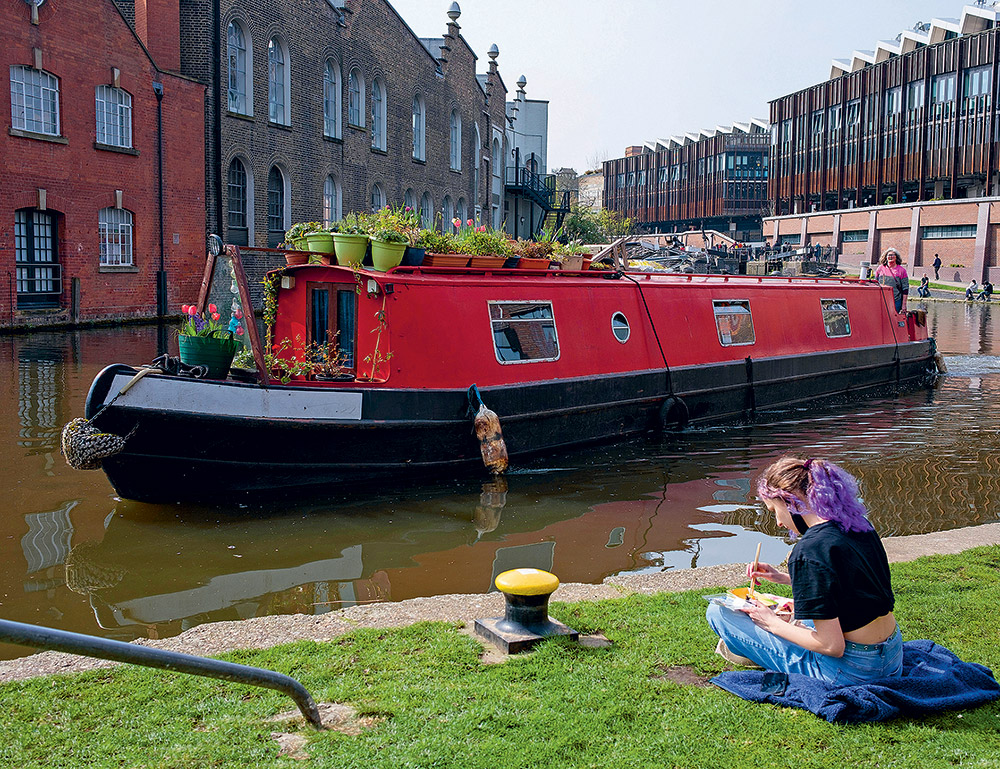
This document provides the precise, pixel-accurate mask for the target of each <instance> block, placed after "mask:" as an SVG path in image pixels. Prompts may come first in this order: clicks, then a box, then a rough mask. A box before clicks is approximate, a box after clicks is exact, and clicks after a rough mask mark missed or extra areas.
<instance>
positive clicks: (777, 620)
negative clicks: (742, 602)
mask: <svg viewBox="0 0 1000 769" xmlns="http://www.w3.org/2000/svg"><path fill="white" fill-rule="evenodd" d="M740 611H742V612H745V613H746V614H749V615H750V619H752V620H753V624H755V625H756V626H757V627H760V628H763V629H764V630H766V631H767V632H769V633H774V632H775V628H777V627H778V626H779V625H786V624H787V623H786V622H785V621H784V620H783V619H781V617H779V616H778V615H777V614H775V613H774V611H773V610H772V609H771V608H770V607H769V606H765V605H764V604H762V603H761V602H760V601H757V600H754V601H751V602H750V605H749V606H744V607H742V608H741V609H740Z"/></svg>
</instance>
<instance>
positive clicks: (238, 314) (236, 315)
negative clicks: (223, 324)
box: [233, 310, 243, 320]
mask: <svg viewBox="0 0 1000 769" xmlns="http://www.w3.org/2000/svg"><path fill="white" fill-rule="evenodd" d="M233 317H234V318H236V320H243V312H242V311H241V310H236V312H234V313H233Z"/></svg>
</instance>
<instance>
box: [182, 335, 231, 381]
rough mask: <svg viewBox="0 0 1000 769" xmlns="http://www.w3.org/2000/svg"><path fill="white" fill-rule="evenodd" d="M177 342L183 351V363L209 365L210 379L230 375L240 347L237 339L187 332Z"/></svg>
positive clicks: (223, 377)
mask: <svg viewBox="0 0 1000 769" xmlns="http://www.w3.org/2000/svg"><path fill="white" fill-rule="evenodd" d="M177 344H178V346H179V347H180V351H181V363H186V364H188V365H189V366H206V367H208V378H209V379H225V378H226V377H227V376H228V375H229V367H230V366H231V365H232V363H233V356H234V355H236V351H237V350H238V349H239V348H240V343H239V342H238V341H236V340H235V339H226V338H220V337H217V336H188V335H187V334H181V335H180V336H178V337H177Z"/></svg>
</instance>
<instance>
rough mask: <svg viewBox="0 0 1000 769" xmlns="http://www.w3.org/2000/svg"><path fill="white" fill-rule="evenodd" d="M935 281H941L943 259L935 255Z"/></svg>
mask: <svg viewBox="0 0 1000 769" xmlns="http://www.w3.org/2000/svg"><path fill="white" fill-rule="evenodd" d="M933 264H934V280H941V275H940V270H941V257H940V256H938V255H937V254H934V262H933Z"/></svg>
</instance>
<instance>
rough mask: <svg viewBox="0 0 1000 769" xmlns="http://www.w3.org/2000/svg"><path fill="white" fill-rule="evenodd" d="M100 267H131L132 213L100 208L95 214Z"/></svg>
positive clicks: (122, 209) (120, 209)
mask: <svg viewBox="0 0 1000 769" xmlns="http://www.w3.org/2000/svg"><path fill="white" fill-rule="evenodd" d="M97 236H98V240H99V253H100V265H101V267H131V266H132V264H133V263H132V212H131V211H126V210H125V209H124V208H102V209H101V210H100V211H99V212H98V214H97Z"/></svg>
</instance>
